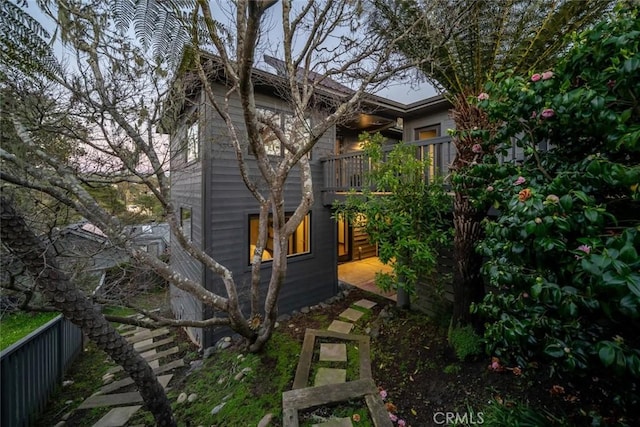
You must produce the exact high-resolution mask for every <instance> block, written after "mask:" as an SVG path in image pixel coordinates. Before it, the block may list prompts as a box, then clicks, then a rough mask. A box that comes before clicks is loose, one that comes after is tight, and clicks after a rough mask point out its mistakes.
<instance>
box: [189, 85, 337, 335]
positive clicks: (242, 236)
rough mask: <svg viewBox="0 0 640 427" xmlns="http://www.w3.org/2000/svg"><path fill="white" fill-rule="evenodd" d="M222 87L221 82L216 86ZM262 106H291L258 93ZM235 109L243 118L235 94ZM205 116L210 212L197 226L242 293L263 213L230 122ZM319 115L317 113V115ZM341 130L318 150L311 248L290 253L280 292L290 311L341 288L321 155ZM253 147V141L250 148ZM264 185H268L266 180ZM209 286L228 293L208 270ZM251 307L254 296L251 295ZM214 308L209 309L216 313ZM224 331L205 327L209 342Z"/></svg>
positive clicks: (294, 193) (290, 203) (208, 111)
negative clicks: (255, 221) (256, 219)
mask: <svg viewBox="0 0 640 427" xmlns="http://www.w3.org/2000/svg"><path fill="white" fill-rule="evenodd" d="M216 89H217V90H220V89H221V88H219V87H218V88H216ZM256 104H257V106H258V107H264V108H269V109H275V110H281V111H286V105H285V104H283V103H282V102H280V101H279V100H278V99H276V98H273V97H268V96H260V95H259V94H256ZM230 109H231V111H230V113H231V115H232V117H233V120H234V122H235V123H238V124H239V129H242V127H241V125H240V124H241V123H242V122H243V118H242V109H241V106H240V104H239V101H238V100H237V99H232V100H230ZM203 110H205V111H204V116H201V126H200V128H201V138H202V139H201V142H202V147H203V150H202V154H203V158H204V165H205V166H204V169H203V171H202V173H203V177H204V179H205V181H206V186H205V188H206V189H205V191H206V194H205V195H204V200H205V205H204V206H203V208H204V212H206V216H205V217H204V223H203V228H202V230H200V231H199V232H196V230H194V236H196V235H200V233H203V235H204V240H203V242H202V243H203V244H204V247H205V249H206V251H207V252H208V253H209V254H211V255H212V256H213V257H214V258H215V259H216V260H218V261H219V262H221V263H222V264H223V265H225V266H227V267H228V268H229V269H231V271H232V272H233V276H234V279H235V281H236V283H237V284H238V285H239V287H240V288H241V289H240V290H239V293H240V295H241V296H242V295H245V296H247V297H248V295H249V283H250V273H251V267H250V265H249V250H250V249H249V215H251V214H257V213H258V212H259V207H258V204H257V202H256V200H255V199H254V198H253V196H252V195H251V193H250V192H249V191H248V190H247V189H246V187H245V185H244V182H243V181H242V178H241V176H240V172H239V169H238V165H237V161H236V156H235V152H234V150H233V147H232V146H231V144H230V141H229V138H228V136H227V135H228V132H227V128H226V126H225V124H224V123H223V122H222V121H221V120H219V119H218V117H217V115H216V113H215V111H214V110H213V108H212V107H210V106H208V107H207V108H204V109H203ZM312 120H313V118H312ZM334 145H335V132H327V133H326V134H325V135H324V136H323V137H322V138H321V139H320V141H318V143H317V144H316V146H315V147H314V148H313V152H312V160H311V163H312V166H311V167H312V176H313V180H314V196H315V202H314V205H313V207H312V208H311V233H310V235H311V237H310V239H311V252H310V253H308V254H302V255H298V256H293V257H290V258H289V262H288V269H287V278H286V281H285V284H284V286H283V287H282V289H281V292H280V299H279V312H280V313H287V312H290V311H292V310H294V309H297V308H300V307H303V306H305V305H309V304H315V303H317V302H319V301H321V300H324V299H326V298H329V297H331V296H333V295H335V293H336V292H337V243H336V224H335V222H334V220H333V219H332V218H331V211H330V209H329V208H328V207H324V206H322V203H321V202H322V200H321V191H320V190H321V184H322V165H321V163H320V159H321V158H322V157H325V156H327V155H330V154H332V153H333V150H334ZM244 153H245V154H247V153H248V147H245V148H244ZM246 159H247V161H248V163H249V165H250V170H251V175H252V177H254V178H255V179H257V180H258V181H260V179H259V178H260V174H259V171H258V169H257V166H256V165H255V161H253V160H252V159H253V157H252V156H251V155H247V157H246ZM298 177H299V173H298V171H297V170H294V171H292V173H291V176H290V177H289V179H288V181H287V184H286V188H285V199H286V206H285V207H286V210H287V211H293V210H294V209H295V207H296V206H297V204H298V202H299V200H300V183H299V179H298ZM262 188H263V190H264V189H265V188H266V185H262ZM270 273H271V263H270V262H264V263H263V265H262V287H263V288H262V289H263V297H264V294H265V293H266V289H267V285H268V280H269V276H270ZM205 280H206V286H207V288H208V289H211V290H213V291H215V292H219V293H221V294H223V295H224V287H223V285H222V282H221V280H220V279H219V278H218V277H217V276H215V275H214V274H211V273H210V272H208V271H207V272H205ZM245 302H246V304H245V305H246V310H245V313H246V314H248V313H249V309H248V298H245ZM210 314H211V313H205V315H210ZM222 333H224V331H221V330H208V331H206V332H205V337H204V341H203V343H202V344H203V346H205V347H207V346H209V345H212V344H213V343H214V342H215V339H216V338H218V337H219V336H220V334H222Z"/></svg>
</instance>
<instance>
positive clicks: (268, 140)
mask: <svg viewBox="0 0 640 427" xmlns="http://www.w3.org/2000/svg"><path fill="white" fill-rule="evenodd" d="M256 112H257V114H258V117H259V118H260V120H263V121H267V122H269V123H271V126H273V127H277V128H280V129H282V130H283V132H284V135H285V137H286V138H287V140H288V141H289V142H292V143H296V144H300V143H301V142H304V141H306V140H307V139H308V138H309V129H310V128H311V121H310V120H309V119H305V122H304V125H303V126H298V127H295V118H294V116H293V115H292V114H288V113H283V112H279V111H274V110H269V109H266V108H256ZM258 131H259V132H260V137H261V139H262V142H263V144H264V148H265V150H266V152H267V154H268V155H269V156H282V155H283V153H284V148H283V147H282V144H280V140H279V139H278V137H277V136H276V134H275V133H274V132H273V130H272V128H271V127H270V126H267V125H266V124H260V128H259V129H258ZM308 156H309V160H311V152H309V154H308Z"/></svg>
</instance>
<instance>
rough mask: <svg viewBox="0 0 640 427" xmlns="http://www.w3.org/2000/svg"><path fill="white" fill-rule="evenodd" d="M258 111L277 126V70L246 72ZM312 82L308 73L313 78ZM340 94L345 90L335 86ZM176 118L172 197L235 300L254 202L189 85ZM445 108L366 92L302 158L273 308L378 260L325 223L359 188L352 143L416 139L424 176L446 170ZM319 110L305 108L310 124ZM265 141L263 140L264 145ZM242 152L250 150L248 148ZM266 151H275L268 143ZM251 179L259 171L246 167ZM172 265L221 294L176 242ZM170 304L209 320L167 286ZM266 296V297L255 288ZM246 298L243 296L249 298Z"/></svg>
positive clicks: (436, 101)
mask: <svg viewBox="0 0 640 427" xmlns="http://www.w3.org/2000/svg"><path fill="white" fill-rule="evenodd" d="M265 59H266V62H267V63H269V64H270V65H272V66H273V68H274V69H275V70H276V72H278V70H279V69H280V71H281V67H280V65H281V64H280V63H279V62H278V61H277V60H275V59H273V58H268V57H267V58H265ZM254 72H255V73H256V75H257V77H258V78H256V79H255V82H256V83H255V92H256V107H257V108H258V109H260V110H261V111H263V112H266V113H268V114H272V115H273V117H274V118H275V119H276V120H278V121H279V122H280V123H282V124H283V126H285V125H286V123H287V117H288V116H289V110H288V109H289V107H288V104H287V103H286V102H285V101H284V100H283V99H282V98H281V96H280V94H279V92H278V90H277V88H276V87H275V86H274V84H273V82H277V81H278V78H279V76H278V74H271V73H267V72H265V71H262V70H254ZM311 78H313V76H312V77H311ZM211 85H212V87H213V89H214V91H217V92H218V93H223V92H222V91H223V90H225V87H224V85H223V79H219V80H216V79H212V81H211ZM336 85H337V83H336ZM331 89H334V90H338V91H340V90H342V91H347V90H349V89H348V88H344V87H335V88H331ZM181 95H182V96H183V100H184V101H183V102H181V103H180V106H179V108H178V114H177V115H176V118H175V119H174V121H173V122H172V124H171V125H170V126H167V127H166V128H165V131H168V132H169V133H170V147H171V174H170V177H171V199H172V202H173V204H174V206H175V207H176V208H177V209H179V212H180V214H179V215H180V223H181V226H182V228H183V230H184V231H185V232H186V233H187V237H188V238H189V239H191V240H192V242H193V243H194V244H196V245H197V246H199V247H201V248H203V249H204V250H205V251H206V252H207V253H208V254H209V255H211V256H212V257H213V258H214V259H216V260H217V261H219V262H220V263H222V264H223V265H225V266H226V267H227V268H229V269H230V270H231V271H232V273H233V276H234V279H235V281H236V283H237V284H239V286H241V287H242V286H246V289H240V290H239V294H240V295H242V294H244V295H248V287H249V283H250V273H251V264H250V256H251V254H252V253H253V249H254V246H253V244H254V243H255V241H256V236H257V220H258V213H259V212H258V204H257V202H256V201H255V199H254V198H253V196H252V195H251V193H250V192H249V190H247V188H246V187H245V184H244V182H243V180H242V177H241V175H240V172H239V169H238V166H237V162H236V156H235V152H234V149H233V147H232V146H231V144H230V142H229V138H228V136H227V127H226V125H225V123H224V122H223V121H222V120H221V119H220V118H219V116H218V115H217V113H216V112H215V111H214V109H213V107H212V106H211V105H209V103H208V102H207V100H206V98H205V95H204V93H203V92H202V91H200V90H199V88H198V87H197V86H189V87H187V88H186V89H184V90H183V93H181ZM229 103H230V108H231V113H232V116H233V117H235V118H236V121H237V126H238V129H240V130H241V131H242V130H243V122H242V118H241V111H242V110H241V106H240V104H239V101H238V99H237V98H233V97H232V98H231V99H230V100H229ZM449 108H450V105H449V103H448V101H447V100H446V99H445V98H444V97H442V96H436V97H432V98H429V99H426V100H424V101H421V102H416V103H413V104H409V105H405V104H402V103H398V102H395V101H391V100H388V99H385V98H381V97H378V96H373V95H370V96H367V97H366V101H365V102H364V103H363V107H362V111H361V112H360V113H359V114H355V115H354V116H353V118H352V119H351V120H350V121H348V122H346V123H341V124H340V125H336V126H335V127H334V128H333V129H331V130H329V131H328V132H326V133H325V134H324V135H323V136H322V137H321V138H320V140H319V141H318V142H317V144H316V145H315V146H314V147H313V150H312V151H311V153H310V165H311V171H312V177H313V181H314V200H315V201H314V205H313V206H312V207H311V210H310V212H309V214H308V215H307V217H306V218H305V219H304V220H303V221H302V223H301V225H300V227H299V228H298V230H297V231H296V232H295V233H294V236H292V242H291V243H290V248H289V251H290V254H289V260H288V268H287V277H286V282H285V284H284V286H283V287H282V290H281V293H280V298H279V306H278V309H279V312H280V313H288V312H291V311H293V310H295V309H299V308H301V307H304V306H308V305H312V304H316V303H318V302H320V301H323V300H325V299H327V298H329V297H331V296H333V295H335V294H336V293H337V291H338V277H337V265H338V262H348V261H351V260H355V259H362V258H364V257H371V256H376V254H377V253H376V247H375V246H373V245H371V244H370V243H369V242H368V239H367V236H366V235H365V234H363V232H362V230H358V229H353V228H352V227H351V226H350V225H348V224H346V223H345V222H344V221H337V222H336V220H335V219H334V218H333V217H332V205H333V202H334V201H335V200H340V198H341V197H344V195H345V194H346V192H347V191H348V190H349V189H350V188H356V189H357V188H358V187H359V186H361V185H363V182H362V176H363V173H364V172H365V171H366V164H367V162H366V159H364V157H363V154H362V152H361V148H362V147H360V146H359V143H358V136H359V135H360V134H361V133H362V132H363V131H370V132H376V131H379V132H381V133H382V134H383V135H384V136H385V137H387V139H388V140H389V142H390V143H393V142H397V141H399V140H405V141H415V142H412V144H415V146H416V150H417V152H418V154H419V155H420V156H435V158H436V160H435V161H434V163H433V166H432V169H431V170H430V171H429V172H428V173H429V174H431V175H434V174H436V173H446V171H447V167H448V164H449V162H450V161H451V160H452V159H453V148H452V147H451V144H450V139H449V138H448V137H447V136H445V135H446V129H447V128H449V127H452V123H451V120H450V119H449V117H448V110H449ZM321 114H326V113H323V112H322V111H313V112H309V116H310V120H314V117H318V115H321ZM267 143H268V141H267ZM246 149H247V153H249V151H248V150H249V149H248V147H247V148H246ZM267 149H268V150H272V151H273V153H272V154H273V155H274V156H277V155H279V149H280V148H279V147H276V146H269V147H267ZM249 167H250V170H251V173H253V174H255V176H258V172H257V166H256V165H255V164H250V165H249ZM285 194H286V196H285V198H286V200H288V203H291V204H290V205H287V206H286V207H285V209H287V210H288V211H293V210H294V209H295V207H296V203H297V201H298V200H299V195H300V189H299V183H298V175H297V171H295V172H294V173H292V176H291V177H290V178H289V180H288V181H287V185H286V188H285ZM170 263H171V265H172V267H173V268H174V269H176V270H177V271H179V272H180V273H181V274H182V275H184V276H186V277H188V278H190V279H192V280H194V281H197V282H200V283H202V284H203V286H205V287H206V288H207V289H209V290H211V291H214V292H216V293H220V294H222V295H224V294H225V292H224V286H223V284H222V281H221V279H220V278H218V277H217V276H216V275H215V274H213V273H212V272H210V271H208V270H206V269H204V268H203V267H202V265H200V264H199V263H198V262H196V261H194V260H193V259H192V258H191V257H190V256H189V255H188V254H187V253H186V252H185V251H184V250H183V249H182V248H181V247H179V245H173V247H172V252H171V258H170ZM261 268H262V275H261V276H262V281H263V282H262V285H263V286H264V287H265V288H266V286H267V283H268V279H269V274H268V273H269V270H270V268H271V263H270V262H269V248H268V247H267V248H266V250H265V254H264V257H263V263H262V266H261ZM171 293H172V298H171V301H172V308H173V311H174V314H175V315H176V317H177V318H180V319H194V320H201V319H206V318H208V317H211V316H212V315H213V313H211V312H210V308H208V307H205V306H203V304H202V303H201V302H200V301H199V300H197V299H196V298H194V297H193V296H191V295H190V294H188V293H186V292H184V291H182V290H180V289H177V288H175V287H172V290H171ZM263 293H264V292H263ZM247 299H248V298H247ZM188 333H189V335H190V336H191V338H192V339H193V340H194V341H195V342H196V343H198V344H199V345H200V346H203V347H205V348H206V347H208V346H210V345H212V344H213V343H214V342H215V340H216V339H217V338H219V336H220V331H219V330H214V329H206V330H200V329H195V328H193V329H189V330H188Z"/></svg>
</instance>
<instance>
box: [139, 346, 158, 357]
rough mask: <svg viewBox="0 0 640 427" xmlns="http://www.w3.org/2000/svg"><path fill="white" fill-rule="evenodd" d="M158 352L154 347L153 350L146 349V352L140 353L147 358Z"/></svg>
mask: <svg viewBox="0 0 640 427" xmlns="http://www.w3.org/2000/svg"><path fill="white" fill-rule="evenodd" d="M138 353H140V352H138ZM156 354H158V352H157V351H156V349H155V348H152V349H151V350H148V351H145V352H144V353H140V356H142V357H144V358H145V360H146V359H147V358H148V357H151V356H155V355H156Z"/></svg>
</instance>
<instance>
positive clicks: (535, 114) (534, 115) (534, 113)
mask: <svg viewBox="0 0 640 427" xmlns="http://www.w3.org/2000/svg"><path fill="white" fill-rule="evenodd" d="M536 117H538V113H536V112H535V111H532V112H531V118H532V119H535V118H536Z"/></svg>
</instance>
